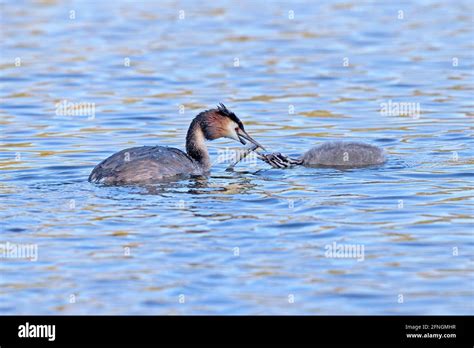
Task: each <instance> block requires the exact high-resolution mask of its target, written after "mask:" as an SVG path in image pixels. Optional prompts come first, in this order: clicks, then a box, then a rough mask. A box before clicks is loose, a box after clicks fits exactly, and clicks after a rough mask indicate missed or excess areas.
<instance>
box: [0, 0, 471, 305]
mask: <svg viewBox="0 0 474 348" xmlns="http://www.w3.org/2000/svg"><path fill="white" fill-rule="evenodd" d="M473 10H474V5H473V3H472V1H469V0H466V1H456V2H449V1H415V2H412V1H402V2H396V1H385V2H380V3H379V2H372V1H344V2H333V1H323V2H318V4H316V3H314V4H313V3H312V2H303V1H302V2H293V1H292V2H283V1H279V2H269V1H268V2H267V1H238V2H237V1H222V2H217V3H214V2H213V3H204V2H193V1H179V2H175V1H159V2H158V1H157V2H153V1H139V2H131V1H130V2H122V1H111V0H110V1H101V2H96V1H67V2H61V1H41V2H31V3H30V2H27V1H21V2H14V1H7V2H4V1H2V2H1V7H0V13H1V17H0V20H1V21H0V24H1V38H0V59H1V60H0V82H1V85H0V96H1V105H0V115H1V118H0V125H1V126H0V127H1V128H0V131H1V132H0V134H1V139H0V204H1V209H0V221H1V225H0V251H1V245H2V244H5V243H7V242H8V243H11V244H15V245H18V244H21V245H25V244H31V245H35V246H36V247H37V252H38V254H37V260H36V261H30V260H28V259H25V258H6V257H3V258H0V314H472V313H473V307H474V286H473V285H474V277H473V274H474V272H473V250H474V248H473V246H474V238H473V232H472V231H473V219H472V215H473V200H472V187H473V185H472V184H473V177H474V174H473V173H474V171H473V164H474V160H473V155H474V153H473V137H472V129H473V126H472V119H473V116H474V111H473V109H474V108H473V104H474V103H473V90H474V84H473V82H474V69H473V68H474V57H473V51H474V50H473V49H474V40H473V38H474V35H473V32H474V30H473V13H474V11H473ZM70 11H75V12H74V13H73V14H74V15H73V17H74V19H71V18H70V17H71V14H72V13H71V12H70ZM180 11H184V12H180ZM290 11H293V12H290ZM399 11H403V12H399ZM180 17H181V18H180ZM400 17H401V18H400ZM18 58H20V59H19V60H18ZM127 58H128V60H127ZM346 58H347V59H346ZM126 62H130V64H127V63H126ZM127 65H129V66H127ZM64 100H66V101H68V102H72V103H94V104H95V114H94V117H91V116H90V115H78V116H69V115H58V114H57V113H56V111H57V110H56V104H57V103H59V102H61V101H64ZM389 101H392V102H395V103H397V102H398V103H401V102H407V103H415V104H416V103H418V104H419V107H420V112H419V113H418V114H416V115H415V114H411V115H406V114H405V115H403V114H399V115H397V114H395V115H393V114H391V115H386V114H385V113H383V112H381V105H382V104H383V103H389ZM219 102H223V103H225V104H226V105H227V106H228V107H229V108H231V109H232V110H233V111H234V112H235V113H236V114H237V115H238V116H239V117H240V118H241V119H242V121H243V122H244V123H245V125H246V129H247V131H248V132H249V133H250V134H251V135H252V136H254V137H255V139H257V140H258V141H260V142H261V143H262V144H264V145H265V146H266V147H267V148H268V149H269V150H271V151H280V152H283V153H286V154H291V155H298V154H302V153H304V152H305V151H307V150H308V149H310V148H311V147H312V146H314V145H316V144H319V143H321V142H323V141H328V140H335V139H338V140H343V139H344V140H357V141H365V142H368V143H371V144H374V145H378V146H381V147H383V148H384V149H385V151H386V152H387V155H388V162H387V163H386V164H385V165H383V166H379V167H372V168H365V169H350V170H343V171H341V170H336V169H318V168H304V167H300V168H294V169H291V170H277V169H271V168H269V167H268V166H267V165H266V164H265V163H263V162H258V161H252V160H249V161H244V162H243V163H241V164H239V165H238V166H237V167H236V168H235V170H234V171H233V172H228V171H225V168H226V167H227V166H228V165H229V162H224V161H220V160H219V157H220V156H219V155H220V154H221V152H220V151H222V150H226V151H230V150H229V149H238V148H241V147H242V146H241V145H240V144H238V143H236V142H232V141H230V140H217V141H214V142H212V143H209V149H210V153H211V157H212V159H213V162H215V164H214V166H213V168H212V174H211V176H210V177H208V178H198V179H188V180H181V181H177V182H171V183H163V184H156V185H153V186H148V187H143V186H142V187H140V186H135V187H107V186H100V185H94V184H91V183H88V182H87V177H88V175H89V173H90V171H91V170H92V168H93V167H94V166H95V165H96V164H97V163H98V162H100V161H101V160H102V159H104V158H106V157H108V156H109V155H111V154H112V153H114V152H116V151H118V150H121V149H124V148H127V147H132V146H140V145H155V144H159V145H167V146H174V147H178V148H181V149H183V148H184V137H185V134H186V131H187V127H188V125H189V123H190V121H191V120H192V118H193V117H194V116H195V115H196V114H197V113H199V112H200V111H202V110H204V109H207V108H210V107H213V106H215V105H216V104H217V103H219ZM334 243H336V245H343V246H344V245H349V246H358V247H363V248H364V254H363V259H360V258H359V260H358V259H357V258H354V257H350V256H346V257H343V258H338V257H328V255H327V253H326V251H327V248H328V247H330V246H332V245H334Z"/></svg>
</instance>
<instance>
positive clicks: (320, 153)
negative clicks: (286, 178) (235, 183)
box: [258, 141, 386, 168]
mask: <svg viewBox="0 0 474 348" xmlns="http://www.w3.org/2000/svg"><path fill="white" fill-rule="evenodd" d="M258 157H259V158H260V159H262V160H263V161H265V162H267V163H268V164H270V165H271V166H272V167H274V168H290V167H293V166H295V165H303V166H306V167H333V168H351V167H352V168H355V167H366V166H372V165H378V164H383V163H384V162H385V161H386V157H385V153H384V151H383V149H381V148H379V147H377V146H374V145H370V144H365V143H360V142H353V141H350V142H349V141H347V142H346V141H330V142H327V143H323V144H321V145H318V146H315V147H313V148H311V149H310V150H309V151H307V152H306V153H304V154H303V156H301V157H299V158H291V157H288V156H286V155H282V154H281V153H279V152H275V153H270V154H258Z"/></svg>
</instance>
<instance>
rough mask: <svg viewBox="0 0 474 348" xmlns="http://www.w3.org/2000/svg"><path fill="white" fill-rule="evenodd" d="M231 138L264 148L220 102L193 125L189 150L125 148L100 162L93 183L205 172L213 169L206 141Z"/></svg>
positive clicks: (189, 132)
mask: <svg viewBox="0 0 474 348" xmlns="http://www.w3.org/2000/svg"><path fill="white" fill-rule="evenodd" d="M218 138H230V139H234V140H236V141H239V142H241V143H242V144H243V145H245V144H246V141H249V142H251V143H252V144H254V145H255V146H258V147H260V148H262V149H263V147H262V146H261V145H260V144H259V143H258V142H257V141H255V140H254V139H252V137H250V135H248V134H247V132H246V131H245V129H244V125H243V124H242V122H241V121H240V120H239V118H238V117H237V116H236V115H235V114H234V113H233V112H231V111H230V110H229V109H227V108H226V107H225V106H224V105H223V104H219V106H218V107H217V109H211V110H207V111H203V112H201V113H200V114H199V115H197V116H196V117H195V118H194V120H193V121H192V122H191V125H190V126H189V129H188V133H187V136H186V153H185V152H183V151H181V150H178V149H175V148H172V147H164V146H141V147H133V148H129V149H125V150H122V151H120V152H117V153H115V154H113V155H112V156H110V157H109V158H107V159H105V160H104V161H102V162H100V163H99V164H98V165H97V166H96V167H95V168H94V169H93V170H92V172H91V174H90V176H89V181H90V182H96V183H105V184H134V183H152V182H155V181H160V180H163V179H168V178H172V177H176V176H181V175H205V174H206V173H208V172H209V170H210V168H211V162H210V159H209V154H208V152H207V146H206V143H205V140H214V139H218Z"/></svg>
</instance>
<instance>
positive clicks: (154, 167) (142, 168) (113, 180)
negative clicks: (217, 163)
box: [89, 146, 206, 184]
mask: <svg viewBox="0 0 474 348" xmlns="http://www.w3.org/2000/svg"><path fill="white" fill-rule="evenodd" d="M205 172H206V170H205V169H203V168H202V166H200V165H199V163H197V162H196V161H194V160H193V159H192V158H191V157H189V156H188V155H187V154H186V153H184V152H183V151H181V150H178V149H175V148H172V147H164V146H141V147H133V148H130V149H125V150H122V151H119V152H117V153H115V154H113V155H112V156H110V157H109V158H107V159H105V160H104V161H102V162H100V163H99V164H98V165H97V166H96V167H95V168H94V170H93V171H92V173H91V174H90V176H89V181H91V182H97V183H104V184H132V183H151V182H155V181H159V180H163V179H165V178H170V177H176V176H180V175H183V174H186V175H203V174H205Z"/></svg>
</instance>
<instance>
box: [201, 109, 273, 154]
mask: <svg viewBox="0 0 474 348" xmlns="http://www.w3.org/2000/svg"><path fill="white" fill-rule="evenodd" d="M201 129H202V131H203V134H204V137H205V138H206V139H207V140H214V139H218V138H229V139H234V140H236V141H239V142H240V143H242V144H243V145H245V144H246V143H247V141H249V142H251V143H252V144H254V145H256V146H258V147H260V148H261V149H263V150H265V148H264V147H263V146H262V145H260V144H259V143H258V142H257V141H256V140H255V139H253V138H252V137H251V136H250V135H249V134H248V133H247V132H246V131H245V128H244V125H243V123H242V121H240V120H239V118H238V117H237V116H236V115H235V114H234V113H233V112H232V111H230V110H229V109H227V108H226V107H225V105H224V104H222V103H221V104H219V105H218V106H217V109H212V110H208V111H206V112H205V113H204V115H203V118H202V121H201Z"/></svg>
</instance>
